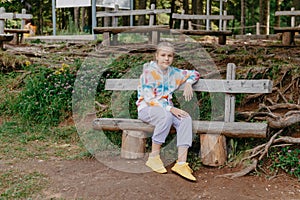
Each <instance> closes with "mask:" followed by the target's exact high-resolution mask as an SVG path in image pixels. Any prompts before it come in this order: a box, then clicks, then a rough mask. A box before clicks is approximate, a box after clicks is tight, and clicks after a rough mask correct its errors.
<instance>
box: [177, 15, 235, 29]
mask: <svg viewBox="0 0 300 200" xmlns="http://www.w3.org/2000/svg"><path fill="white" fill-rule="evenodd" d="M172 19H179V20H181V21H180V29H183V28H184V22H185V20H186V21H188V22H189V23H190V21H191V20H205V21H208V23H209V21H210V20H219V21H220V24H222V23H223V30H226V26H227V21H228V20H233V19H234V16H233V15H227V14H226V12H224V15H190V14H184V10H183V11H182V13H181V14H178V13H173V14H172ZM190 26H191V25H190V24H189V29H191V27H190ZM219 29H220V30H221V29H222V27H219Z"/></svg>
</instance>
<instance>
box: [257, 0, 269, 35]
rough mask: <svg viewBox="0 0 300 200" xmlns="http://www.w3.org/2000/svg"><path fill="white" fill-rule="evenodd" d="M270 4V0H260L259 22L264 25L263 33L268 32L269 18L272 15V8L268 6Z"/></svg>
mask: <svg viewBox="0 0 300 200" xmlns="http://www.w3.org/2000/svg"><path fill="white" fill-rule="evenodd" d="M268 5H270V0H260V1H259V8H260V10H259V23H260V25H261V26H262V29H261V33H262V34H267V33H268V31H267V25H268V19H269V17H268V16H269V15H270V9H269V8H268Z"/></svg>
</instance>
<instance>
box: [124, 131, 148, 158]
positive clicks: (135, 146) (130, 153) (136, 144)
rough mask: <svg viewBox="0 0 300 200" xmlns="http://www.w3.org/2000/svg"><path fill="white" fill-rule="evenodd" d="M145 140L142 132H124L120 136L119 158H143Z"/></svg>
mask: <svg viewBox="0 0 300 200" xmlns="http://www.w3.org/2000/svg"><path fill="white" fill-rule="evenodd" d="M145 145H146V140H145V136H144V134H143V132H141V131H132V130H124V131H123V134H122V147H121V157H122V158H126V159H137V158H143V157H144V155H145V154H144V153H145Z"/></svg>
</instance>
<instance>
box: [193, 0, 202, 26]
mask: <svg viewBox="0 0 300 200" xmlns="http://www.w3.org/2000/svg"><path fill="white" fill-rule="evenodd" d="M192 13H193V14H195V15H203V1H201V0H192ZM193 22H194V23H195V24H197V25H200V26H201V25H203V24H204V23H203V21H202V20H194V21H193ZM196 29H200V28H199V27H196Z"/></svg>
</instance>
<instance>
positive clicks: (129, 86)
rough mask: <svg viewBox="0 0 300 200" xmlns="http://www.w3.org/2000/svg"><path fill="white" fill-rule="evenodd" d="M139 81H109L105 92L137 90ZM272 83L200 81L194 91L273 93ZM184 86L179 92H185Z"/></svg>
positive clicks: (267, 81) (262, 81)
mask: <svg viewBox="0 0 300 200" xmlns="http://www.w3.org/2000/svg"><path fill="white" fill-rule="evenodd" d="M138 83H139V80H138V79H107V80H106V82H105V90H120V91H125V90H137V86H138ZM272 85H273V84H272V81H270V80H266V79H259V80H222V79H200V80H199V81H198V82H197V83H196V84H194V85H193V90H194V91H202V92H224V93H232V94H234V93H249V94H250V93H271V92H272ZM183 88H184V85H182V86H181V87H180V88H179V90H183Z"/></svg>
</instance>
